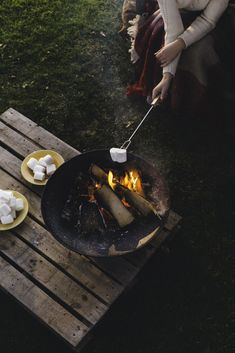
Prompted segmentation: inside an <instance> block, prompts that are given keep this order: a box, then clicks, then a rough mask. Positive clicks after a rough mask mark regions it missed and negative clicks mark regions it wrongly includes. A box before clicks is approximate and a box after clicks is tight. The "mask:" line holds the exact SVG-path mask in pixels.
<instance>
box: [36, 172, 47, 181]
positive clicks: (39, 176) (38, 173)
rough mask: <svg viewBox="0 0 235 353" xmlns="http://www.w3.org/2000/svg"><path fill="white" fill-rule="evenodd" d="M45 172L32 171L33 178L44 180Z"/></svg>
mask: <svg viewBox="0 0 235 353" xmlns="http://www.w3.org/2000/svg"><path fill="white" fill-rule="evenodd" d="M45 176H46V175H45V173H42V172H36V173H34V179H35V180H41V181H42V180H44V179H45Z"/></svg>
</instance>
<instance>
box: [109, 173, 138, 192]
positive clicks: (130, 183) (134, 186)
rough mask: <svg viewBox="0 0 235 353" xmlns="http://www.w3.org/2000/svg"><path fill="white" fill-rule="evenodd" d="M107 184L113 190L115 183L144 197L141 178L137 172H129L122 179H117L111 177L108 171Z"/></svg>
mask: <svg viewBox="0 0 235 353" xmlns="http://www.w3.org/2000/svg"><path fill="white" fill-rule="evenodd" d="M108 183H109V185H110V187H111V188H112V189H113V190H115V187H116V185H117V183H119V184H121V185H123V186H125V187H126V188H127V189H129V190H132V191H135V192H137V193H138V194H140V195H142V196H144V192H143V187H142V183H141V177H140V175H139V173H138V171H137V170H130V171H128V172H126V173H125V176H124V177H121V178H120V179H118V178H117V177H115V176H114V175H113V172H112V171H111V170H110V171H109V173H108Z"/></svg>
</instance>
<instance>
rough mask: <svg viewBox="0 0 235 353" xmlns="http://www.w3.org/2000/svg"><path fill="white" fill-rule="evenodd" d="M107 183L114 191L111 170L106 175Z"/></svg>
mask: <svg viewBox="0 0 235 353" xmlns="http://www.w3.org/2000/svg"><path fill="white" fill-rule="evenodd" d="M108 183H109V186H110V187H111V188H112V189H113V190H114V189H115V186H116V184H117V183H116V182H115V180H114V176H113V173H112V172H111V170H110V171H109V173H108Z"/></svg>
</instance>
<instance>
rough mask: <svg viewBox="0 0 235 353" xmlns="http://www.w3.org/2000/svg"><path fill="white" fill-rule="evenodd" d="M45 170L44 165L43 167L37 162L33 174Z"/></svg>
mask: <svg viewBox="0 0 235 353" xmlns="http://www.w3.org/2000/svg"><path fill="white" fill-rule="evenodd" d="M45 170H46V168H45V167H43V166H42V165H39V164H38V165H36V166H35V168H34V170H33V172H34V174H35V173H37V172H39V173H45Z"/></svg>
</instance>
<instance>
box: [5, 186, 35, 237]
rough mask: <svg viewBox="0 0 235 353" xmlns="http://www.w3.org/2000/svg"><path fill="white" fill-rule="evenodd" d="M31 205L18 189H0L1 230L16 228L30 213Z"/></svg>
mask: <svg viewBox="0 0 235 353" xmlns="http://www.w3.org/2000/svg"><path fill="white" fill-rule="evenodd" d="M28 210H29V205H28V201H27V199H26V198H25V197H24V195H22V194H20V193H19V192H18V191H13V190H2V189H0V231H1V230H8V229H12V228H15V227H16V226H18V225H19V224H20V223H22V222H23V220H24V219H25V217H26V216H27V214H28Z"/></svg>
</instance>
